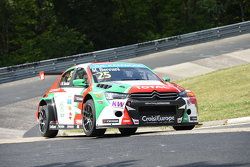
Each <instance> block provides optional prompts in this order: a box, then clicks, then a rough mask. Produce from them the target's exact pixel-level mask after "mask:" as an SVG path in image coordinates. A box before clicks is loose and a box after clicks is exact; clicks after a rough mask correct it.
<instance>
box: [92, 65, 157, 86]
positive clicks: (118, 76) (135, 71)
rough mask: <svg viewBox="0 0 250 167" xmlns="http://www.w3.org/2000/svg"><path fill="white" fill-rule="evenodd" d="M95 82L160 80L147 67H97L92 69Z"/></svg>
mask: <svg viewBox="0 0 250 167" xmlns="http://www.w3.org/2000/svg"><path fill="white" fill-rule="evenodd" d="M90 70H91V72H92V74H93V78H94V81H95V82H96V83H99V82H107V81H128V80H157V81H160V79H159V78H158V77H157V76H156V75H155V74H154V73H153V72H152V71H150V70H149V69H147V68H145V67H97V68H90Z"/></svg>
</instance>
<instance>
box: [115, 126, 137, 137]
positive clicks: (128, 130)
mask: <svg viewBox="0 0 250 167" xmlns="http://www.w3.org/2000/svg"><path fill="white" fill-rule="evenodd" d="M119 131H120V132H121V134H122V135H123V136H130V135H134V134H135V132H136V131H137V128H119Z"/></svg>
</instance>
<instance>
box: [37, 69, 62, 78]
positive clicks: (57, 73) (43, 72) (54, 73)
mask: <svg viewBox="0 0 250 167" xmlns="http://www.w3.org/2000/svg"><path fill="white" fill-rule="evenodd" d="M45 75H62V72H45V71H40V72H39V78H40V79H41V80H45Z"/></svg>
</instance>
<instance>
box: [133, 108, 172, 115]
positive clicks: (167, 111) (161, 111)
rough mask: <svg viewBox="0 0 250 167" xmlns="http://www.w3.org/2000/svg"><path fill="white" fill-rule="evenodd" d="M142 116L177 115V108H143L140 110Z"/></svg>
mask: <svg viewBox="0 0 250 167" xmlns="http://www.w3.org/2000/svg"><path fill="white" fill-rule="evenodd" d="M138 111H139V115H140V116H143V115H145V116H151V115H165V116H169V115H176V106H142V107H139V108H138Z"/></svg>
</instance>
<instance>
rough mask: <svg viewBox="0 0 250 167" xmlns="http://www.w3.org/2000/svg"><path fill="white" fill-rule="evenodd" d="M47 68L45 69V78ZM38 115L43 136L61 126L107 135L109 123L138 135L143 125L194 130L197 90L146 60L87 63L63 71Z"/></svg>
mask: <svg viewBox="0 0 250 167" xmlns="http://www.w3.org/2000/svg"><path fill="white" fill-rule="evenodd" d="M45 76H46V72H41V73H40V77H41V79H44V78H45ZM36 118H37V121H38V124H39V131H40V133H41V135H42V136H44V137H49V138H50V137H55V136H56V135H57V134H58V130H60V129H83V131H84V133H85V134H86V136H102V135H104V133H105V131H106V129H107V128H118V129H119V131H120V133H121V134H122V135H133V134H134V133H135V132H136V130H137V128H138V127H142V126H173V128H174V129H175V130H191V129H193V128H194V127H195V125H196V124H198V110H197V100H196V97H195V95H194V93H193V92H192V91H190V90H186V89H184V88H182V87H181V86H179V85H177V84H175V83H172V82H170V80H169V78H168V77H163V78H160V77H158V76H157V75H156V74H155V73H154V72H153V71H152V70H151V69H150V68H148V67H147V66H145V65H143V64H136V63H124V62H105V63H85V64H80V65H75V66H73V67H71V68H69V69H67V70H66V71H65V72H63V73H62V74H61V75H60V76H59V77H58V78H57V79H56V81H55V82H54V83H53V84H52V86H51V87H50V88H49V89H48V90H47V91H46V92H45V94H44V95H43V97H42V98H41V100H40V102H39V104H38V109H37V112H36Z"/></svg>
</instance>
